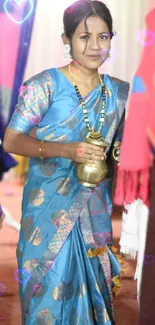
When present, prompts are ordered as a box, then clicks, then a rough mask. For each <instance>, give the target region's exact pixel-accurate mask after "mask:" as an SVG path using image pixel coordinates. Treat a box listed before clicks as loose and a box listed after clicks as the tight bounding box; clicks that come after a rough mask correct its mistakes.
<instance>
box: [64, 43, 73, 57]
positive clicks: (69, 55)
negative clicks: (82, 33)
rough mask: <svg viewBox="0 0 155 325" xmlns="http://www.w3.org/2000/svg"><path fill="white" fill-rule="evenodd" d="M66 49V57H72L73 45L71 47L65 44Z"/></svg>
mask: <svg viewBox="0 0 155 325" xmlns="http://www.w3.org/2000/svg"><path fill="white" fill-rule="evenodd" d="M64 49H65V59H71V58H72V56H71V47H70V45H69V44H65V46H64Z"/></svg>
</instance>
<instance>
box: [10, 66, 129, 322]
mask: <svg viewBox="0 0 155 325" xmlns="http://www.w3.org/2000/svg"><path fill="white" fill-rule="evenodd" d="M104 81H105V85H106V96H107V105H106V112H105V125H104V126H103V132H102V135H103V137H104V138H105V140H106V141H108V142H109V147H108V149H107V153H108V150H110V147H111V145H112V143H113V141H117V140H121V137H122V130H123V118H124V109H125V101H126V98H127V93H128V84H127V83H124V82H122V81H119V82H116V81H114V80H113V79H112V78H111V77H109V76H108V75H105V76H104ZM84 100H85V102H86V105H87V108H88V114H89V118H90V123H91V125H92V126H93V127H94V129H97V128H98V125H99V118H100V109H101V86H100V85H99V86H97V87H96V88H95V89H94V90H93V91H92V92H90V93H89V94H88V95H87V96H85V98H84ZM9 126H10V127H11V128H13V129H15V130H17V131H19V132H21V133H24V134H29V132H30V130H31V129H32V128H33V127H34V126H35V127H36V137H37V138H38V139H39V140H46V141H49V142H61V143H64V144H65V143H68V142H72V141H84V138H85V137H86V135H87V133H88V131H87V129H86V126H85V123H84V117H83V112H82V110H81V107H80V105H79V102H78V99H77V97H76V94H75V91H74V88H73V86H72V84H71V83H70V82H69V81H68V80H67V78H66V77H65V76H63V75H62V73H60V72H59V70H58V69H50V70H48V71H44V72H42V73H41V74H39V75H37V76H35V77H33V78H31V79H30V80H29V81H28V82H26V84H25V88H24V89H23V92H22V94H20V96H19V100H18V104H17V107H16V110H15V113H14V115H13V117H12V120H11V122H10V125H9ZM110 189H111V180H109V179H107V180H105V181H103V182H101V183H100V184H99V185H98V187H96V188H95V190H94V189H93V190H92V189H91V188H86V187H83V186H82V185H81V184H79V183H78V179H77V177H76V172H75V163H74V162H73V161H70V160H69V159H65V158H61V157H60V158H49V159H47V160H46V161H42V160H41V159H39V158H35V159H34V158H33V159H32V158H31V159H30V165H29V172H28V175H27V179H26V183H25V187H24V195H23V202H22V220H21V232H20V239H19V243H18V250H17V258H18V266H19V277H20V297H21V303H22V315H23V324H26V325H36V324H47V325H51V324H53V325H62V324H63V325H79V324H80V325H81V324H84V325H85V324H86V325H94V324H97V325H98V324H100V323H101V322H100V320H102V325H112V324H114V321H113V318H114V315H113V311H112V309H113V307H112V294H111V289H110V285H111V284H110V281H111V280H110V279H111V275H110V268H111V267H112V269H113V272H112V273H113V277H115V276H117V275H118V274H119V269H120V268H119V265H118V263H117V261H116V260H115V259H114V258H112V257H110V258H109V257H108V254H109V253H108V252H109V250H108V249H106V251H105V249H103V247H106V246H107V245H108V244H112V227H111V220H110V216H111V211H112V203H111V199H110V194H109V193H110ZM91 249H97V250H98V251H100V252H101V251H102V250H103V255H104V254H105V258H103V257H102V255H101V256H99V258H98V257H97V256H96V257H94V258H92V259H91V261H90V259H89V257H88V255H89V254H88V251H89V250H91ZM60 259H61V260H60ZM67 259H68V261H69V262H68V263H67ZM105 261H108V262H107V263H108V264H107V265H108V266H107V269H106V262H105ZM74 262H75V263H74ZM76 263H77V267H76V270H74V264H76ZM79 263H81V265H80V264H79ZM98 263H101V264H102V269H104V272H103V273H104V274H103V279H102V276H101V275H100V274H98V271H97V270H99V264H98ZM110 265H111V266H110ZM85 267H86V269H85ZM78 269H80V271H78ZM73 270H74V271H73ZM26 272H28V277H27V279H26V281H25V275H26ZM78 272H80V273H78ZM56 274H57V275H56ZM89 274H90V275H89ZM86 276H89V277H90V279H89V285H90V286H91V283H92V284H93V285H94V286H95V288H99V287H100V286H101V291H100V290H99V289H94V292H93V290H92V296H94V298H93V304H94V305H93V316H91V315H90V314H91V313H90V311H89V313H88V310H89V309H91V308H90V305H91V303H90V301H91V299H92V297H89V294H88V293H87V294H86V295H85V294H84V293H86V291H87V292H89V290H88V289H87V290H86V288H85V289H84V287H86V286H87V281H86ZM76 277H77V278H76ZM80 279H82V280H80ZM81 281H82V282H81ZM57 282H58V283H57ZM97 282H101V283H102V285H101V283H99V284H97ZM77 283H79V286H80V287H79V288H80V289H79V288H77V290H78V291H77V290H76V286H77ZM105 283H106V284H105ZM36 284H37V286H41V287H42V288H44V291H42V290H41V291H40V293H38V292H36V290H34V288H35V287H36ZM54 285H55V286H56V288H54ZM82 288H83V289H82ZM49 290H52V291H50V292H53V298H52V299H51V296H50V294H49ZM53 290H54V291H53ZM74 290H75V291H77V292H79V296H78V298H76V294H75V293H74V295H73V292H74ZM79 290H80V291H79ZM96 290H97V291H96ZM103 291H105V292H106V295H105V296H106V298H105V297H104V298H103V294H102V293H101V292H103ZM83 296H85V297H86V296H87V299H86V298H83ZM62 297H63V298H62ZM72 297H73V298H72ZM72 299H73V300H72ZM76 299H77V305H78V310H76V311H75V309H76V306H75V305H74V300H76ZM81 299H84V300H81ZM85 299H86V300H85ZM68 300H69V302H70V304H69V305H68V304H67V301H68ZM62 301H63V304H67V306H68V307H66V308H68V310H69V312H66V314H65V311H64V313H63V316H62V310H61V309H63V306H62V305H61V304H62ZM82 302H83V304H82ZM56 303H57V304H56ZM81 304H82V305H81ZM82 306H83V307H82ZM84 306H87V308H86V307H85V308H86V310H87V315H86V322H85V323H84V322H83V323H82V320H81V319H80V318H78V316H76V315H79V314H81V315H83V313H85V310H84V311H83V308H84ZM59 307H60V310H59ZM70 307H74V308H73V309H74V312H73V310H72V309H71V310H70ZM65 310H66V309H65ZM57 311H59V312H57ZM94 311H95V312H94ZM57 313H58V314H57ZM94 313H95V315H96V316H94ZM107 313H108V314H107ZM60 314H61V317H62V318H61V320H60V319H59V316H60ZM88 314H89V315H88ZM35 315H37V316H35ZM67 315H73V316H72V317H73V319H70V320H69V318H65V317H70V316H67ZM94 317H95V318H94ZM95 319H96V321H95Z"/></svg>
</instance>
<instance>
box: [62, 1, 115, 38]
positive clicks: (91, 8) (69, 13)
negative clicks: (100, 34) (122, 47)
mask: <svg viewBox="0 0 155 325" xmlns="http://www.w3.org/2000/svg"><path fill="white" fill-rule="evenodd" d="M92 16H98V17H100V18H101V19H103V20H104V21H105V22H106V24H107V26H108V29H109V33H110V36H111V38H112V37H113V36H114V33H113V22H112V17H111V13H110V11H109V9H108V8H107V6H106V5H105V4H104V3H103V2H101V1H91V0H79V1H76V2H74V3H73V4H72V5H71V6H69V7H68V8H67V9H66V10H65V12H64V17H63V23H64V32H65V35H66V37H67V38H68V39H69V40H70V41H71V39H72V36H73V34H74V33H75V30H76V28H77V26H78V25H79V23H80V22H81V21H82V20H83V19H84V20H85V27H86V30H87V24H86V20H87V18H88V17H92Z"/></svg>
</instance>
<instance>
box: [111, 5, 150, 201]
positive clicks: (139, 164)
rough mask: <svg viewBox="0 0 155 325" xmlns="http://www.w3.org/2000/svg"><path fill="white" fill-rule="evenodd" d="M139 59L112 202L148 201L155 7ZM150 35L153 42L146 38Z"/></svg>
mask: <svg viewBox="0 0 155 325" xmlns="http://www.w3.org/2000/svg"><path fill="white" fill-rule="evenodd" d="M146 25H147V30H146V39H145V43H146V45H145V47H144V50H143V55H142V59H141V62H140V65H139V67H138V69H137V72H136V74H135V76H134V79H133V86H132V90H131V93H130V97H129V101H128V107H127V111H128V114H127V119H126V122H125V129H124V135H123V141H122V146H121V154H120V164H119V167H118V172H117V182H116V190H115V197H114V203H115V204H117V205H123V204H126V203H129V202H133V201H134V200H135V199H137V198H141V199H142V200H143V201H144V203H147V202H148V192H149V175H150V173H149V170H150V166H151V164H152V160H153V159H152V158H153V155H152V152H151V146H152V148H153V149H155V9H153V10H151V11H150V12H149V13H148V15H147V16H146ZM150 36H151V37H152V42H151V41H149V42H148V38H149V39H150Z"/></svg>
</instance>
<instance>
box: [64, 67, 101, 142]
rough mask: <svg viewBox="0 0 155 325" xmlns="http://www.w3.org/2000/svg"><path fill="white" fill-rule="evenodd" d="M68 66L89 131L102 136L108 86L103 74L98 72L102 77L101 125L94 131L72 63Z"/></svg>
mask: <svg viewBox="0 0 155 325" xmlns="http://www.w3.org/2000/svg"><path fill="white" fill-rule="evenodd" d="M68 68H69V73H70V76H71V78H72V82H73V86H74V89H75V91H76V94H77V97H78V99H79V102H80V105H81V108H82V110H83V114H84V121H85V123H86V126H87V128H88V131H89V133H91V134H92V133H93V134H96V136H97V135H98V136H100V135H101V131H102V127H103V124H104V122H105V107H106V88H105V84H104V83H103V81H102V79H101V76H100V75H99V74H98V75H99V79H100V83H101V85H102V108H101V112H100V114H101V117H100V125H99V129H98V130H97V131H96V132H94V131H93V128H92V127H91V126H90V122H89V117H88V111H87V108H86V105H85V103H84V101H83V98H82V96H81V94H80V91H79V88H78V86H77V84H76V82H75V79H74V77H73V74H72V72H71V67H70V64H69V66H68Z"/></svg>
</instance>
